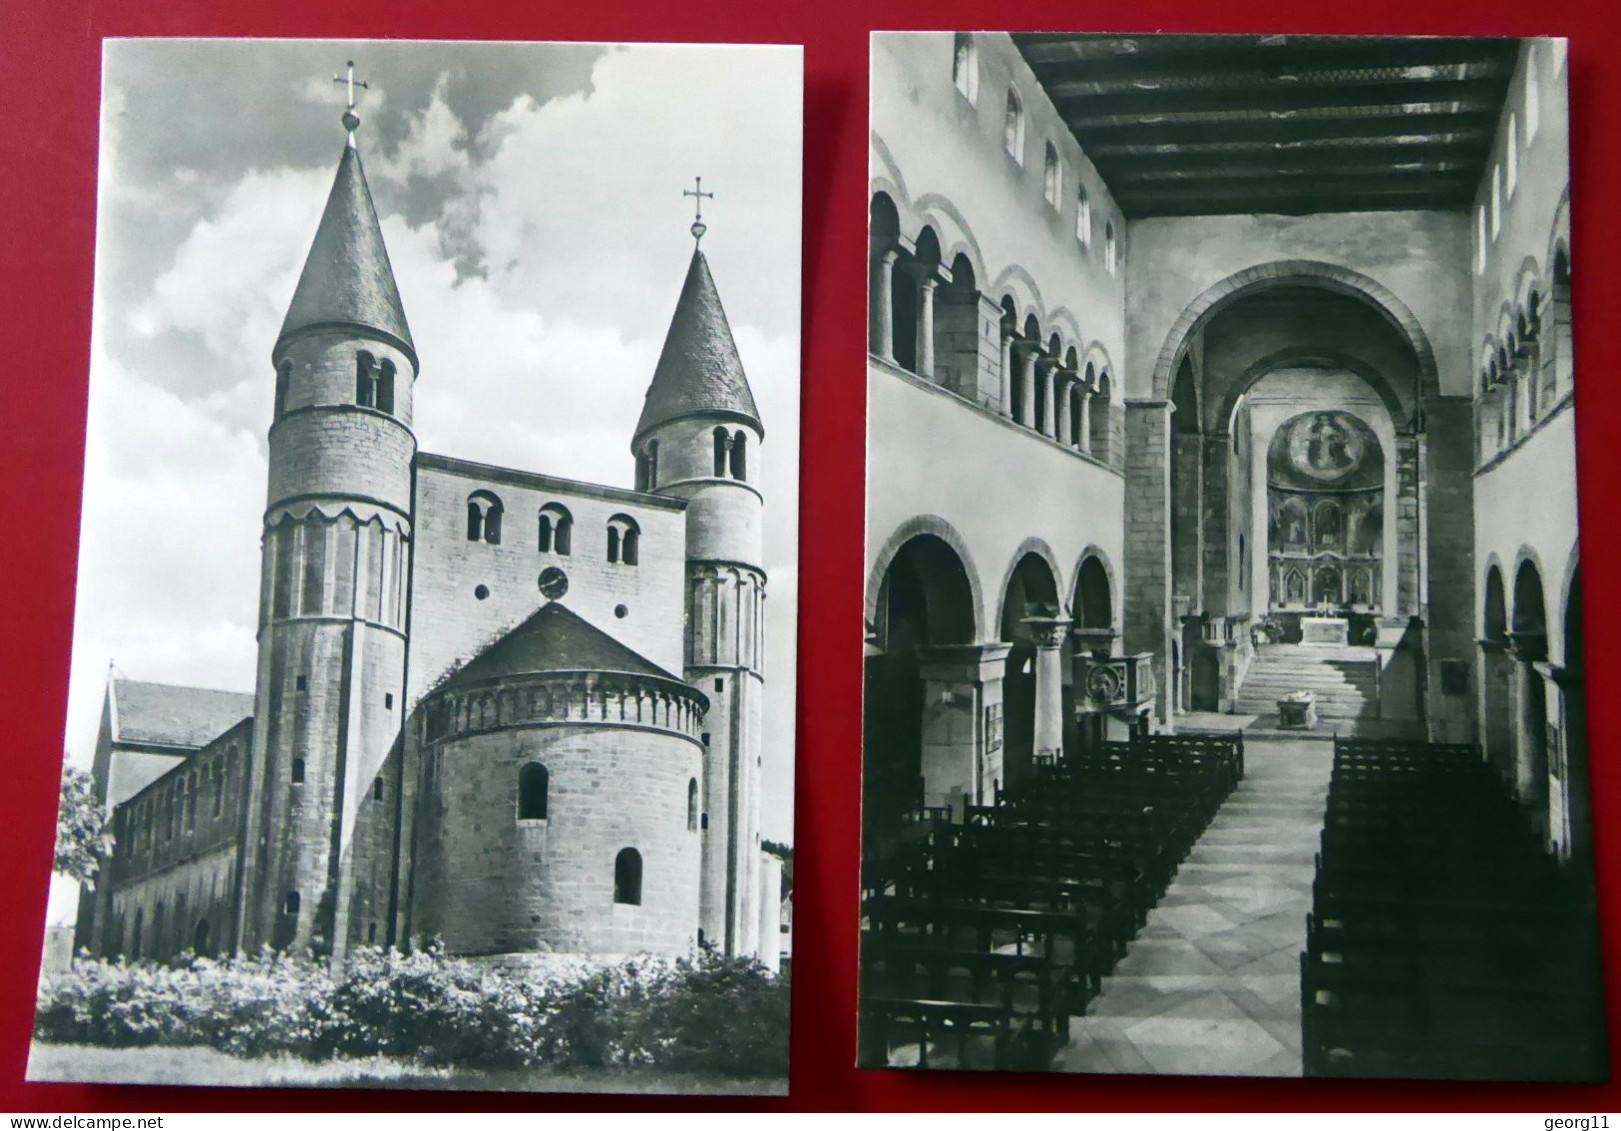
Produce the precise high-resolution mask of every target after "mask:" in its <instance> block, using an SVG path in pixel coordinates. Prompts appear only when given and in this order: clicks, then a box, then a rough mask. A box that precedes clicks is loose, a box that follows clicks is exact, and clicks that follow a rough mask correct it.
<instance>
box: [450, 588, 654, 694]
mask: <svg viewBox="0 0 1621 1131" xmlns="http://www.w3.org/2000/svg"><path fill="white" fill-rule="evenodd" d="M573 671H596V672H628V673H630V674H632V675H643V676H653V677H656V678H659V679H668V680H675V681H677V682H679V681H680V677H679V676H676V675H672V674H671V673H669V672H667V671H665V670H664V669H663V668H661V667H659V666H658V665H657V664H655V663H653V661H651V660H649V659H647V658H646V657H644V656H642V655H641V654H640V653H639V652H636V651H635V650H633V649H631V648H629V647H627V646H626V645H624V644H621V643H620V642H619V641H617V640H615V639H614V638H613V637H611V636H609V635H608V634H607V633H606V632H603V631H602V630H601V629H600V628H597V627H596V626H595V625H593V624H592V623H591V622H590V621H587V620H586V619H585V618H584V617H582V616H580V615H579V614H578V613H576V612H574V611H573V610H571V609H569V608H567V607H565V606H564V605H560V604H558V603H557V602H556V601H552V602H549V603H547V604H545V605H542V606H541V607H540V608H539V609H537V610H536V611H535V613H534V614H533V615H531V616H530V617H529V618H528V619H527V620H525V621H523V622H522V623H521V624H519V625H518V626H517V627H516V628H514V629H512V630H511V631H510V632H508V633H506V634H505V635H504V636H502V637H500V638H499V639H497V640H496V641H495V642H494V643H492V644H490V645H488V646H487V647H486V648H485V649H484V650H483V651H481V652H479V653H478V655H476V656H474V657H473V658H472V659H471V660H469V661H468V662H467V663H466V664H465V665H463V666H462V667H461V668H460V669H459V670H458V671H457V672H456V673H455V674H454V675H452V676H451V677H450V679H449V680H447V681H446V683H447V685H448V684H452V683H470V682H475V681H479V680H486V679H499V678H501V677H503V676H517V675H535V674H539V673H543V672H573Z"/></svg>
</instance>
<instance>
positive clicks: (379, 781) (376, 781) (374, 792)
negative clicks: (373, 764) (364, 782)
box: [371, 774, 383, 801]
mask: <svg viewBox="0 0 1621 1131" xmlns="http://www.w3.org/2000/svg"><path fill="white" fill-rule="evenodd" d="M371 799H372V800H373V801H381V800H382V799H383V778H382V775H381V774H379V775H378V776H377V777H375V778H373V779H372V782H371Z"/></svg>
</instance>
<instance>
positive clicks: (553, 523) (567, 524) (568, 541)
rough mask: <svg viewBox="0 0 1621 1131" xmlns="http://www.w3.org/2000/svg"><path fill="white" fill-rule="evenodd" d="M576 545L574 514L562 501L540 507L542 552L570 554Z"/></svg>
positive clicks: (565, 555)
mask: <svg viewBox="0 0 1621 1131" xmlns="http://www.w3.org/2000/svg"><path fill="white" fill-rule="evenodd" d="M573 545H574V516H573V515H571V514H569V512H568V508H567V507H565V506H563V504H562V503H547V504H546V505H545V506H543V507H541V508H540V552H541V553H543V554H560V555H562V556H563V557H565V558H566V557H568V556H569V551H570V549H572V548H573Z"/></svg>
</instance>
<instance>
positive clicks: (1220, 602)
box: [1197, 432, 1267, 616]
mask: <svg viewBox="0 0 1621 1131" xmlns="http://www.w3.org/2000/svg"><path fill="white" fill-rule="evenodd" d="M1231 453H1232V437H1231V436H1230V435H1229V434H1228V433H1225V432H1217V433H1214V434H1211V435H1207V436H1205V437H1204V442H1203V444H1202V445H1201V451H1200V453H1199V457H1198V458H1199V460H1200V462H1201V464H1202V467H1201V470H1200V476H1201V482H1200V491H1199V495H1200V501H1199V512H1198V514H1199V517H1198V520H1197V521H1199V522H1200V523H1201V524H1202V525H1203V527H1204V529H1203V531H1202V532H1201V541H1200V546H1199V551H1198V552H1199V554H1200V558H1201V561H1200V574H1201V577H1200V592H1201V598H1202V601H1203V606H1204V608H1203V611H1204V612H1207V613H1210V614H1211V615H1212V616H1226V615H1227V614H1229V613H1241V612H1242V605H1241V606H1240V608H1239V609H1237V610H1234V609H1233V608H1232V602H1231V601H1230V600H1229V594H1231V592H1232V590H1233V588H1234V584H1233V582H1234V578H1233V576H1232V571H1233V570H1236V569H1237V568H1238V563H1237V562H1233V563H1231V565H1230V566H1229V563H1228V561H1227V555H1228V553H1229V550H1230V546H1229V541H1230V539H1229V533H1228V530H1229V524H1230V523H1231V522H1232V521H1233V517H1234V516H1233V511H1232V504H1231V502H1230V499H1231V490H1230V487H1229V484H1228V473H1229V471H1230V470H1231V465H1232V462H1233V457H1232V454H1231ZM1252 489H1253V488H1252ZM1262 490H1265V488H1264V487H1263V488H1262ZM1252 501H1253V500H1251V499H1245V498H1243V497H1241V498H1240V500H1239V505H1240V506H1242V507H1246V508H1249V509H1253V508H1252V507H1250V503H1251V502H1252ZM1247 525H1252V524H1248V523H1240V524H1239V529H1240V530H1243V529H1244V528H1245V526H1247ZM1245 543H1246V545H1247V547H1248V551H1249V559H1250V560H1249V562H1247V563H1245V567H1244V568H1245V570H1246V572H1247V573H1248V574H1250V575H1251V576H1253V575H1254V572H1255V571H1254V570H1253V569H1252V568H1250V567H1251V565H1252V564H1253V563H1254V562H1255V561H1256V560H1258V559H1257V558H1256V555H1257V554H1260V555H1262V557H1261V558H1260V559H1259V560H1263V561H1264V560H1265V554H1266V546H1265V544H1264V539H1263V538H1261V536H1260V535H1259V534H1258V533H1257V532H1256V531H1254V530H1250V531H1249V532H1248V537H1247V538H1246V539H1245ZM1249 586H1250V577H1245V578H1244V587H1245V592H1246V593H1248V592H1249ZM1249 596H1250V602H1249V607H1250V610H1251V611H1254V610H1256V609H1260V610H1261V611H1265V609H1266V604H1267V596H1266V594H1264V593H1250V594H1249Z"/></svg>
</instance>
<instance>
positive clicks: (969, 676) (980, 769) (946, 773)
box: [918, 642, 1012, 820]
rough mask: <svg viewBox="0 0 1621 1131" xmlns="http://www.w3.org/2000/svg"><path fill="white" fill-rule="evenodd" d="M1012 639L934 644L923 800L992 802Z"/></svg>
mask: <svg viewBox="0 0 1621 1131" xmlns="http://www.w3.org/2000/svg"><path fill="white" fill-rule="evenodd" d="M1011 648H1012V645H1010V644H1004V643H1000V642H997V643H992V644H964V645H958V646H954V647H944V648H931V649H929V650H927V651H926V652H924V653H923V654H922V656H921V658H920V661H919V664H918V675H919V677H920V678H921V679H922V680H923V752H922V753H923V764H922V771H923V804H925V805H930V806H946V805H949V806H950V807H951V811H952V816H953V818H954V819H956V820H961V819H962V817H963V805H964V804H972V805H978V804H988V803H989V801H990V798H991V795H992V793H993V791H994V790H995V789H996V788H997V787H998V786H1000V784H1001V783H1002V782H1003V781H1005V780H1006V779H1005V777H1004V776H1003V770H1002V672H1003V666H1004V663H1005V661H1006V660H1007V654H1008V651H1009V650H1010V649H1011Z"/></svg>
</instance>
